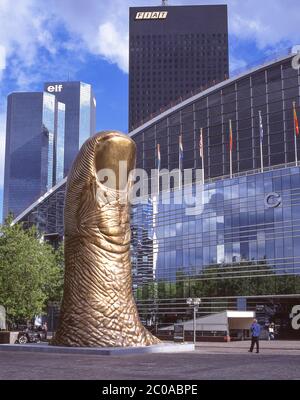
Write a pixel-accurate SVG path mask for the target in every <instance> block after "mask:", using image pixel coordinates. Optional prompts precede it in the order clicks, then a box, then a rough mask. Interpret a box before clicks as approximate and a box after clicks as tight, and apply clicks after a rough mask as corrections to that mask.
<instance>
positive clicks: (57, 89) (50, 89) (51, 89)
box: [47, 85, 63, 93]
mask: <svg viewBox="0 0 300 400" xmlns="http://www.w3.org/2000/svg"><path fill="white" fill-rule="evenodd" d="M62 90H63V85H49V86H48V87H47V92H49V93H53V92H54V93H59V92H61V91H62Z"/></svg>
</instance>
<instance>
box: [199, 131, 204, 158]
mask: <svg viewBox="0 0 300 400" xmlns="http://www.w3.org/2000/svg"><path fill="white" fill-rule="evenodd" d="M199 148H200V157H201V158H202V159H203V154H204V149H203V129H201V133H200V140H199Z"/></svg>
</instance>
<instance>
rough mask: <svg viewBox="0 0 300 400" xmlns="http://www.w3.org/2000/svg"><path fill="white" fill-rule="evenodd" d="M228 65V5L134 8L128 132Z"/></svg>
mask: <svg viewBox="0 0 300 400" xmlns="http://www.w3.org/2000/svg"><path fill="white" fill-rule="evenodd" d="M228 70H229V63H228V26H227V6H226V5H195V6H168V7H165V6H154V7H153V6H152V7H131V8H130V12H129V131H131V130H132V129H134V128H136V127H137V126H139V125H142V123H143V120H146V118H150V116H151V114H154V113H160V109H161V108H163V107H165V106H167V105H168V104H170V103H171V102H175V101H177V102H180V98H184V97H185V96H187V97H189V96H191V94H192V92H194V93H196V92H198V91H200V89H201V87H202V88H203V87H205V86H206V85H209V84H211V85H212V84H214V83H216V82H219V81H223V80H224V79H227V78H228V73H229V71H228Z"/></svg>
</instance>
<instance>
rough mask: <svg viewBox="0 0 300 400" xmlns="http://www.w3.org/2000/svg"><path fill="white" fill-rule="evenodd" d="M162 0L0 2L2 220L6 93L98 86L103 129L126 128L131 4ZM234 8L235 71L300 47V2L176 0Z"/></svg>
mask: <svg viewBox="0 0 300 400" xmlns="http://www.w3.org/2000/svg"><path fill="white" fill-rule="evenodd" d="M159 2H160V0H155V1H153V0H147V1H144V0H132V1H127V0H110V1H109V2H108V1H107V0H48V1H47V2H43V1H40V0H14V1H13V2H12V1H11V0H0V218H1V219H2V217H1V215H2V192H3V190H2V188H3V171H4V147H5V118H6V115H5V114H6V96H7V94H8V93H10V92H12V91H28V90H29V91H35V90H36V91H40V90H41V89H42V87H43V82H44V81H52V80H56V81H58V80H66V79H68V78H69V79H70V80H81V81H83V82H87V83H91V84H92V85H93V88H94V91H95V95H96V99H97V130H102V129H119V130H121V131H124V132H126V131H127V115H128V7H129V6H139V5H140V6H144V5H152V6H155V5H157V4H159ZM188 4H228V12H229V33H230V39H229V41H230V43H229V44H230V69H231V73H232V74H234V73H235V72H236V71H237V70H239V69H240V68H245V67H246V66H247V64H249V63H250V64H253V63H256V62H259V61H260V60H262V59H263V58H264V57H266V56H268V55H270V54H273V53H275V52H279V53H280V52H281V51H282V50H283V49H285V48H287V47H289V46H292V45H295V44H300V29H299V15H300V2H299V0H264V1H261V0H228V1H224V0H223V1H218V0H215V1H210V0H206V1H201V0H198V1H193V0H190V1H185V0H181V1H177V0H169V5H188Z"/></svg>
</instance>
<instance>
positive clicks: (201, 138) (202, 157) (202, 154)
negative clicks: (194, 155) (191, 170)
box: [200, 128, 204, 185]
mask: <svg viewBox="0 0 300 400" xmlns="http://www.w3.org/2000/svg"><path fill="white" fill-rule="evenodd" d="M200 132H201V133H200V140H201V161H202V185H204V143H203V128H201V130H200Z"/></svg>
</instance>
